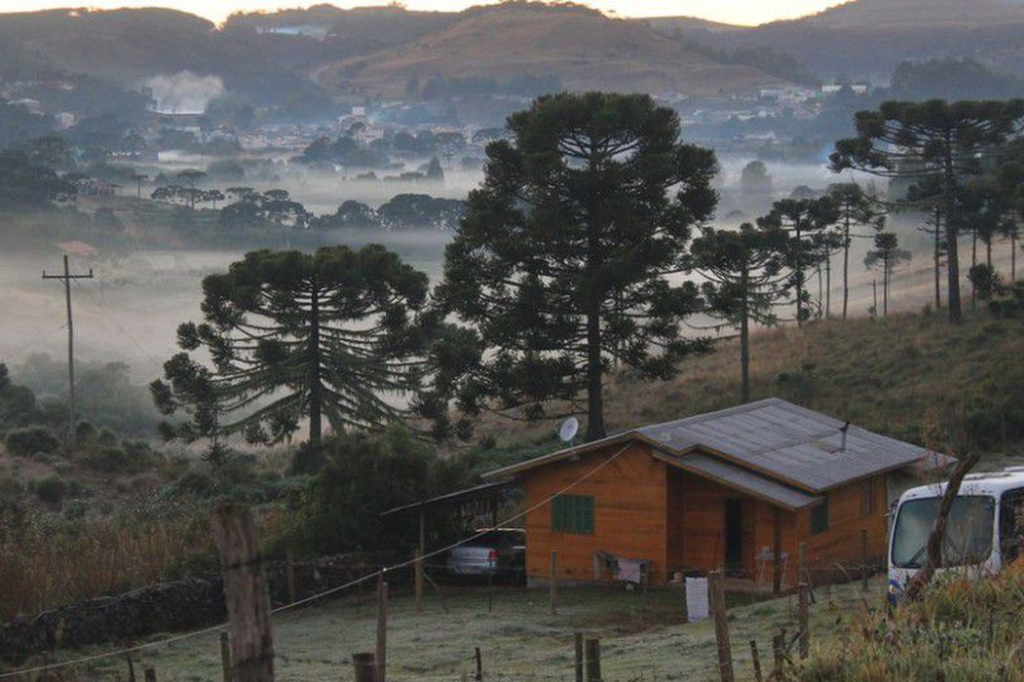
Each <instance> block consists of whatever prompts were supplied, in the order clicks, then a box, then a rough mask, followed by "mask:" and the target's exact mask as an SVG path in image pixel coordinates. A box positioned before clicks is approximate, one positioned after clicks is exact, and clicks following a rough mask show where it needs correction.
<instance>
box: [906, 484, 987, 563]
mask: <svg viewBox="0 0 1024 682" xmlns="http://www.w3.org/2000/svg"><path fill="white" fill-rule="evenodd" d="M940 503H941V499H940V498H938V497H926V498H922V499H919V500H910V501H908V502H905V503H903V505H902V506H900V510H899V516H898V517H897V518H896V529H895V530H894V531H893V542H892V563H893V565H895V566H896V567H898V568H920V567H921V566H922V565H923V564H924V562H925V561H926V560H927V558H928V536H929V535H930V534H931V532H932V526H933V525H934V523H935V517H936V515H937V514H938V512H939V504H940ZM994 514H995V500H994V499H993V498H991V497H987V496H981V495H973V496H963V497H958V498H956V500H955V501H954V502H953V508H952V510H951V511H950V514H949V523H948V525H947V527H946V541H945V543H944V544H943V547H942V566H943V567H947V568H948V567H952V566H964V565H970V564H979V563H981V562H983V561H985V560H986V559H988V557H989V554H991V553H992V525H993V519H994Z"/></svg>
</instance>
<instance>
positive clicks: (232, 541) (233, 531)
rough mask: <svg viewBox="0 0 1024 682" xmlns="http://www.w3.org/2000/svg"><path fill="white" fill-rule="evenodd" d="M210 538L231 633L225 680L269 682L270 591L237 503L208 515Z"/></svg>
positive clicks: (248, 515)
mask: <svg viewBox="0 0 1024 682" xmlns="http://www.w3.org/2000/svg"><path fill="white" fill-rule="evenodd" d="M213 538H214V542H215V543H216V544H217V549H218V550H219V552H220V557H221V566H222V567H223V572H224V601H225V602H227V611H228V630H229V631H230V633H231V679H232V680H233V682H273V679H274V633H273V628H272V626H271V621H270V613H271V612H270V590H269V586H268V584H267V573H266V570H265V569H264V567H263V560H262V557H261V556H260V544H259V539H258V538H257V537H256V525H255V524H254V523H253V520H252V512H251V511H250V510H249V508H248V507H247V506H245V505H243V504H237V503H228V504H224V505H221V506H219V507H218V508H217V509H216V511H215V512H214V515H213Z"/></svg>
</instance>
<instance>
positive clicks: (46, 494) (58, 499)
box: [29, 474, 68, 508]
mask: <svg viewBox="0 0 1024 682" xmlns="http://www.w3.org/2000/svg"><path fill="white" fill-rule="evenodd" d="M29 488H30V489H31V490H32V492H33V493H34V494H35V496H36V497H38V498H39V499H40V500H42V501H43V502H45V503H47V504H48V505H50V506H52V507H57V508H59V507H60V505H61V503H62V502H63V501H64V496H65V495H67V493H68V484H67V483H66V482H65V481H64V479H63V478H61V477H60V476H58V475H57V474H50V475H49V476H44V477H43V478H37V479H35V480H34V481H32V482H31V483H30V484H29Z"/></svg>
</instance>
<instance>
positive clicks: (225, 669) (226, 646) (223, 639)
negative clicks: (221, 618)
mask: <svg viewBox="0 0 1024 682" xmlns="http://www.w3.org/2000/svg"><path fill="white" fill-rule="evenodd" d="M220 667H221V671H222V673H223V677H224V682H231V642H230V640H229V638H228V633H227V630H225V631H223V632H221V633H220Z"/></svg>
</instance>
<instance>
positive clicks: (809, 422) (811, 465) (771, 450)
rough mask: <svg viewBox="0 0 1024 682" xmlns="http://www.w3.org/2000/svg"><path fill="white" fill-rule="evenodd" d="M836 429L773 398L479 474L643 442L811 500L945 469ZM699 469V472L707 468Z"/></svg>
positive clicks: (933, 458) (860, 432)
mask: <svg viewBox="0 0 1024 682" xmlns="http://www.w3.org/2000/svg"><path fill="white" fill-rule="evenodd" d="M844 424H845V422H843V421H842V420H840V419H835V418H834V417H829V416H827V415H824V414H821V413H818V412H815V411H813V410H809V409H807V408H804V407H800V406H799V405H794V404H793V403H790V402H787V401H785V400H781V399H779V398H769V399H767V400H760V401H758V402H754V403H749V404H746V405H740V406H737V407H732V408H729V409H727V410H721V411H719V412H710V413H708V414H702V415H699V416H696V417H689V418H687V419H680V420H678V421H673V422H666V423H664V424H655V425H653V426H644V427H641V428H638V429H634V430H631V431H627V432H624V433H620V434H617V435H614V436H610V437H608V438H605V439H603V440H600V441H596V442H593V443H588V444H586V445H582V446H578V447H575V448H569V449H567V450H562V451H560V452H556V453H552V454H548V455H544V456H543V457H538V458H536V459H533V460H529V461H526V462H521V463H519V464H515V465H512V466H508V467H504V468H502V469H498V470H496V471H492V472H490V473H488V474H486V475H485V478H488V479H494V478H500V477H503V476H509V475H512V474H516V473H519V472H521V471H527V470H529V469H532V468H534V467H537V466H543V465H545V464H549V463H552V462H557V461H559V460H561V459H565V458H567V457H571V456H573V455H575V454H579V453H581V452H584V451H590V450H594V449H597V448H601V447H607V446H608V445H611V444H613V443H621V442H626V441H629V440H633V439H636V440H641V441H644V442H646V443H648V444H649V445H651V447H652V448H653V449H655V450H656V451H658V452H661V453H663V454H666V455H673V456H676V457H678V458H679V461H680V462H682V461H688V460H689V459H690V458H692V457H697V456H698V454H697V452H696V451H701V452H703V453H707V454H710V455H713V456H714V457H713V459H717V460H720V461H725V462H730V463H732V464H733V465H735V466H734V467H733V468H732V469H729V470H725V469H721V470H719V473H722V474H723V475H724V474H726V473H728V474H729V475H734V476H739V475H740V473H750V472H754V473H755V474H761V475H762V477H767V478H770V479H774V481H775V482H776V483H781V484H785V485H788V486H791V487H793V488H799V489H802V490H803V491H805V492H808V493H812V494H817V493H821V492H824V491H826V490H829V489H831V488H835V487H836V486H839V485H842V484H844V483H848V482H850V481H855V480H858V479H861V478H865V477H867V476H872V475H876V474H879V473H884V472H887V471H893V470H896V469H902V468H904V467H909V466H915V465H916V466H921V465H922V464H924V465H925V466H927V467H928V468H934V467H941V466H945V465H946V464H948V463H949V461H950V460H949V458H947V457H945V456H944V455H937V454H935V453H930V452H929V451H928V450H925V449H924V448H921V447H919V446H916V445H911V444H910V443H904V442H902V441H898V440H896V439H894V438H888V437H886V436H882V435H880V434H877V433H872V432H871V431H868V430H866V429H862V428H860V427H857V426H852V425H851V426H849V427H848V428H847V432H846V443H845V448H844V447H843V434H842V428H843V426H844ZM684 455H685V456H684ZM700 461H701V462H702V464H701V466H705V467H706V466H708V465H707V464H706V463H703V460H700ZM925 463H927V464H925ZM793 492H798V491H796V490H794V491H793ZM779 494H780V495H781V493H779Z"/></svg>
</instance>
